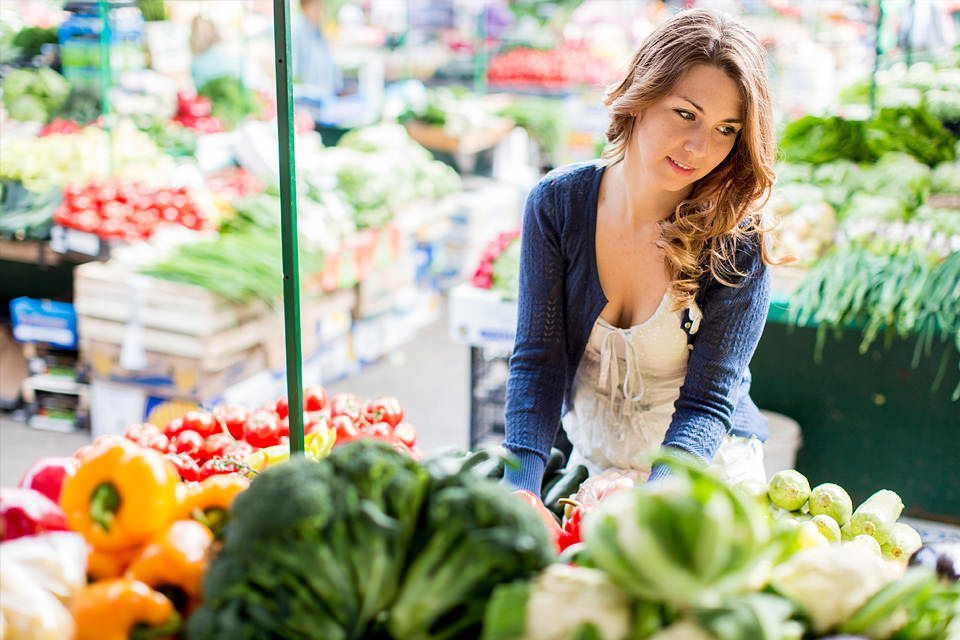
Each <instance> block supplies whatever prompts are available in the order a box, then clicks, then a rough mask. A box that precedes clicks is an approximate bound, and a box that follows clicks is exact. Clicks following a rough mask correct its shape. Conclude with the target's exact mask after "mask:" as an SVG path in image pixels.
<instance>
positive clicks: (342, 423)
mask: <svg viewBox="0 0 960 640" xmlns="http://www.w3.org/2000/svg"><path fill="white" fill-rule="evenodd" d="M330 428H331V429H334V430H336V432H337V440H338V441H339V440H341V439H344V440H346V439H347V438H353V437H356V436H357V434H359V432H360V430H359V429H358V428H357V425H356V423H355V422H354V421H353V420H351V419H350V418H349V417H348V416H343V415H341V416H333V417H332V418H330Z"/></svg>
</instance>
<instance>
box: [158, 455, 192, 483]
mask: <svg viewBox="0 0 960 640" xmlns="http://www.w3.org/2000/svg"><path fill="white" fill-rule="evenodd" d="M164 457H165V458H166V459H167V460H169V461H170V462H171V463H173V466H175V467H176V468H177V473H179V474H180V479H181V480H183V481H184V482H196V481H197V480H199V479H200V465H198V464H197V461H196V460H194V459H193V458H191V457H190V456H188V455H187V454H185V453H168V454H167V455H165V456H164Z"/></svg>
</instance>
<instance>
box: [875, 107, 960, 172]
mask: <svg viewBox="0 0 960 640" xmlns="http://www.w3.org/2000/svg"><path fill="white" fill-rule="evenodd" d="M865 142H866V146H867V148H869V149H870V152H871V153H872V154H873V156H874V157H877V158H879V157H881V156H882V155H883V154H885V153H890V152H892V151H902V152H905V153H909V154H910V155H912V156H913V157H915V158H917V159H918V160H920V161H921V162H923V163H925V164H928V165H930V166H933V165H935V164H937V163H939V162H945V161H947V160H953V159H954V158H955V157H956V152H955V151H954V144H956V138H955V137H954V136H953V134H951V133H950V132H949V131H947V130H946V129H944V128H943V125H942V124H941V123H940V121H939V120H937V119H936V118H935V117H933V116H932V115H930V112H929V111H927V110H926V108H924V107H895V108H886V109H880V113H878V114H877V116H876V118H874V119H873V120H871V121H870V123H869V125H868V126H867V129H866V132H865Z"/></svg>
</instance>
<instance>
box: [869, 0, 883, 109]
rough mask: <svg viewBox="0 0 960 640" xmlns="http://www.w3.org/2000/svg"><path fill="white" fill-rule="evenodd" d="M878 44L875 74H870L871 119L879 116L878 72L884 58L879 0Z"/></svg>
mask: <svg viewBox="0 0 960 640" xmlns="http://www.w3.org/2000/svg"><path fill="white" fill-rule="evenodd" d="M877 5H878V7H877V8H878V11H879V15H877V42H876V46H875V50H874V56H873V73H871V74H870V117H873V116H875V115H876V114H877V72H878V71H879V70H880V58H881V57H882V56H883V18H884V15H883V0H878V2H877Z"/></svg>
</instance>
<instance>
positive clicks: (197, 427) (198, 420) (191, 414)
mask: <svg viewBox="0 0 960 640" xmlns="http://www.w3.org/2000/svg"><path fill="white" fill-rule="evenodd" d="M183 428H184V429H191V430H193V431H196V432H197V433H199V434H200V435H201V436H203V437H204V438H209V437H210V436H212V435H213V434H215V433H218V432H220V424H219V423H218V422H217V420H216V419H215V418H214V417H213V416H212V415H211V414H209V413H207V412H206V411H187V413H186V414H185V415H184V416H183Z"/></svg>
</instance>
